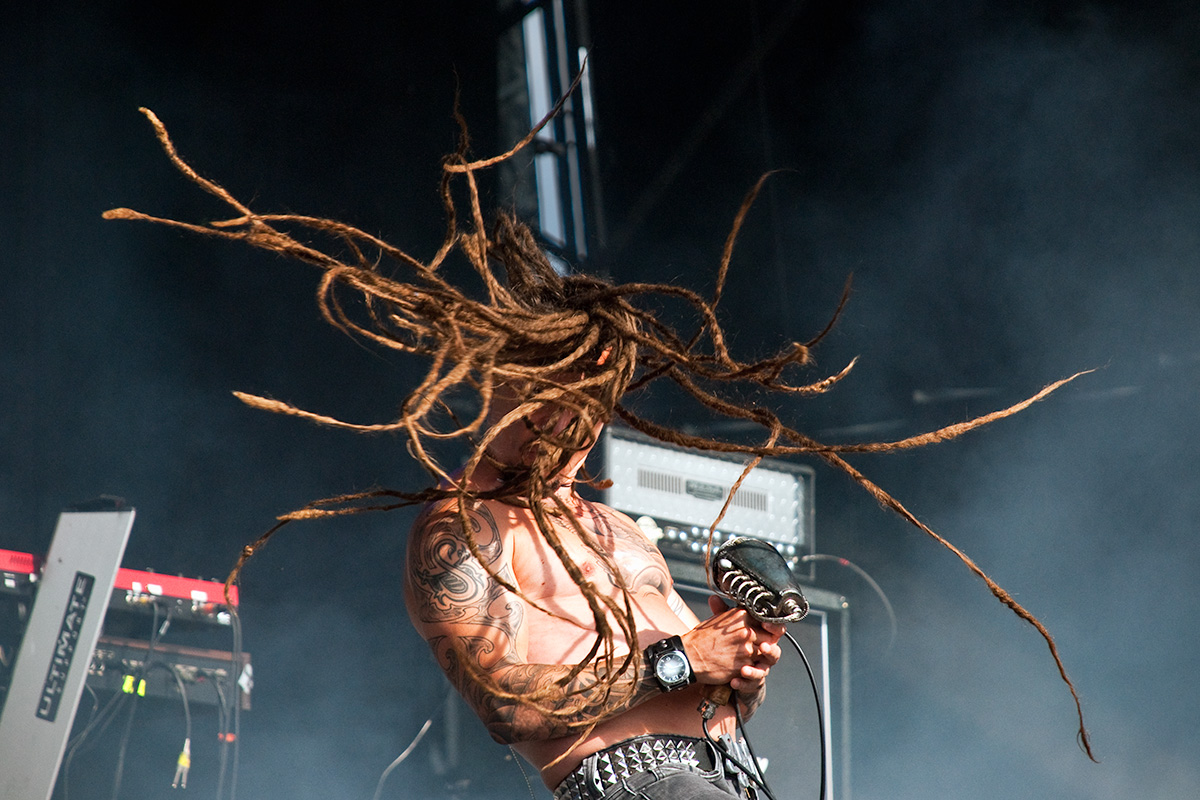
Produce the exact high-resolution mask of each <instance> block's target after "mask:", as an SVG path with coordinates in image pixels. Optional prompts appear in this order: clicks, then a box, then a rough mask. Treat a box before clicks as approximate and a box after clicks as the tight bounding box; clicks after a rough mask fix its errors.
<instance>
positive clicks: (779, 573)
mask: <svg viewBox="0 0 1200 800" xmlns="http://www.w3.org/2000/svg"><path fill="white" fill-rule="evenodd" d="M712 580H713V585H714V586H715V587H716V589H717V594H719V595H721V596H722V597H724V598H726V599H728V600H731V601H733V603H734V605H736V606H737V607H738V608H742V609H745V610H746V611H747V612H748V613H749V614H750V616H752V617H754V618H755V619H757V620H758V621H759V622H774V623H778V624H781V625H782V624H784V623H788V622H799V621H800V620H802V619H804V616H805V615H806V614H808V600H806V599H805V597H804V593H803V592H802V591H800V584H798V583H796V577H795V576H794V575H792V571H791V570H790V569H788V565H787V562H786V561H784V560H783V556H781V555H780V554H779V551H778V550H776V549H775V548H774V547H773V546H772V545H771V544H769V543H767V542H764V541H762V540H761V539H751V538H749V537H746V536H735V537H734V538H732V539H730V540H729V541H727V542H724V543H723V544H722V545H721V546H720V547H718V548H717V550H716V552H714V553H713V556H712Z"/></svg>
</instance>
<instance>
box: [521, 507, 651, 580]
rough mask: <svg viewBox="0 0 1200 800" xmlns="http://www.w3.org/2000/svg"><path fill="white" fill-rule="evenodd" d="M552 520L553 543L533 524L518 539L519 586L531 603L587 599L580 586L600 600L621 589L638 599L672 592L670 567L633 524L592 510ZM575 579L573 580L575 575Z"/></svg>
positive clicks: (598, 510)
mask: <svg viewBox="0 0 1200 800" xmlns="http://www.w3.org/2000/svg"><path fill="white" fill-rule="evenodd" d="M575 520H576V522H577V525H576V524H572V522H571V521H570V520H569V519H567V518H565V517H562V516H557V517H551V521H552V532H553V534H554V538H555V539H556V540H557V541H551V540H550V537H547V536H545V535H544V534H543V533H542V532H541V531H539V530H537V527H536V525H533V524H532V519H531V520H530V523H531V525H530V526H529V527H528V528H527V535H524V536H521V537H519V539H518V541H517V542H516V547H515V548H514V553H513V556H514V558H513V569H514V572H515V573H516V578H517V582H518V585H519V586H520V587H521V590H522V591H523V592H525V594H526V596H527V597H529V599H531V600H535V601H537V600H539V599H549V598H556V599H558V600H559V601H563V602H569V601H570V600H571V599H573V598H582V592H581V591H580V588H579V581H580V580H584V581H588V582H589V583H590V584H591V585H592V586H593V587H595V589H596V590H597V591H598V592H600V593H601V594H604V595H608V596H612V597H616V596H617V595H618V594H619V592H620V584H621V583H624V585H625V587H626V588H627V589H629V591H631V592H633V593H634V594H641V593H643V592H646V591H656V592H658V593H660V594H662V595H666V594H667V593H668V592H669V591H670V586H671V584H670V575H669V573H668V572H667V566H666V562H664V561H663V558H662V555H661V554H660V553H659V552H658V548H656V547H655V546H654V545H653V544H651V543H650V542H649V541H648V540H647V539H646V538H645V536H644V535H643V534H642V532H641V531H639V530H638V529H637V528H635V527H633V526H632V525H630V523H629V521H628V520H625V519H623V518H621V517H618V516H615V515H613V514H612V513H611V512H609V511H607V509H604V508H603V507H601V506H595V505H588V506H586V507H584V508H583V509H581V510H580V513H579V514H578V516H577V517H576V518H575ZM572 573H574V574H572Z"/></svg>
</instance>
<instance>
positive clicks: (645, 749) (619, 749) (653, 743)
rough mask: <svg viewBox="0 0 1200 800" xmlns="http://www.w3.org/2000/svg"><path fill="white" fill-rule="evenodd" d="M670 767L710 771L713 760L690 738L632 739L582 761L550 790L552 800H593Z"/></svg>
mask: <svg viewBox="0 0 1200 800" xmlns="http://www.w3.org/2000/svg"><path fill="white" fill-rule="evenodd" d="M667 764H670V765H672V766H680V767H684V768H685V769H691V770H711V769H713V760H712V757H711V756H710V754H709V746H708V744H707V743H706V742H705V741H704V740H703V739H696V738H693V737H690V736H658V735H647V736H635V737H633V738H632V739H626V740H625V741H623V742H620V743H618V744H615V745H613V746H612V747H606V748H605V749H603V750H598V751H597V752H595V753H592V754H591V755H590V756H587V757H586V758H584V759H583V762H582V763H581V764H580V765H579V766H578V767H576V768H575V769H574V771H572V772H571V773H570V774H569V775H567V777H565V778H563V780H562V783H560V784H559V785H558V787H557V788H556V789H555V790H554V800H597V798H599V797H600V796H601V795H603V794H604V792H605V791H607V790H608V788H609V787H611V786H615V785H617V784H618V783H620V782H621V781H623V780H624V779H626V778H628V777H630V776H632V775H636V774H637V773H639V772H646V771H647V770H651V769H654V768H655V767H661V766H665V765H667Z"/></svg>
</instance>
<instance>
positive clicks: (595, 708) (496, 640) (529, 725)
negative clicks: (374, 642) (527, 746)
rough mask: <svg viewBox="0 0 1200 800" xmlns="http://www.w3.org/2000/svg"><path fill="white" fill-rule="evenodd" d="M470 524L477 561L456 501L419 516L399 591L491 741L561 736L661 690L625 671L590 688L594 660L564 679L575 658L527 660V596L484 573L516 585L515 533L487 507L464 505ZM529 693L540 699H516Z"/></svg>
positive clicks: (594, 680) (595, 673) (596, 671)
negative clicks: (549, 661) (503, 527)
mask: <svg viewBox="0 0 1200 800" xmlns="http://www.w3.org/2000/svg"><path fill="white" fill-rule="evenodd" d="M468 522H469V524H470V531H469V535H470V536H471V537H472V538H473V541H474V543H475V544H476V547H477V550H478V552H479V554H480V556H481V557H482V562H483V563H481V562H480V560H479V559H476V558H475V556H474V555H473V554H472V553H471V552H470V549H469V547H468V545H467V541H466V538H465V533H464V531H463V526H462V523H461V520H460V518H459V516H458V513H457V510H456V508H455V506H454V503H453V501H451V502H449V503H442V504H439V505H438V506H435V507H433V508H432V509H430V510H429V511H427V512H426V513H425V514H423V515H422V516H421V517H420V518H419V519H418V520H417V522H416V524H415V525H414V527H413V530H412V533H411V534H410V537H409V545H408V565H407V571H406V582H405V598H406V602H407V604H408V609H409V615H410V617H411V618H412V621H413V624H414V625H415V626H416V628H417V630H418V632H420V634H421V635H422V636H423V637H424V638H425V640H426V641H427V642H428V643H429V646H430V647H431V648H432V650H433V653H434V657H435V658H436V659H437V662H438V664H439V666H441V668H442V670H443V671H444V672H445V673H446V676H447V677H448V678H449V679H450V681H451V683H453V684H454V686H455V688H457V689H458V691H459V693H460V694H461V695H462V696H463V698H464V699H465V700H466V701H467V703H468V704H469V705H470V706H471V707H472V708H473V709H474V710H475V713H476V714H478V715H479V718H480V719H481V720H483V723H484V725H485V726H486V727H487V729H488V732H489V733H490V734H491V736H492V738H494V739H496V740H497V741H499V742H503V743H513V742H520V741H537V740H545V739H554V738H559V737H562V736H566V735H568V734H570V733H572V732H574V731H578V730H580V729H581V728H584V727H586V726H587V725H590V724H592V723H595V722H596V721H598V720H602V719H605V718H608V717H611V716H615V715H616V714H620V713H622V712H624V711H626V710H628V709H629V708H632V707H633V706H635V705H637V704H639V703H641V702H642V701H644V700H647V699H649V698H651V697H654V696H656V695H659V694H660V691H659V689H658V686H657V684H656V683H655V682H654V681H653V680H651V679H649V678H648V676H646V675H645V674H642V675H638V676H636V677H634V676H623V677H622V679H621V680H619V681H618V682H617V683H616V685H615V686H614V687H613V688H612V689H611V690H609V689H601V688H595V687H598V684H599V685H602V684H603V683H604V682H603V681H601V677H602V676H601V673H600V669H602V667H599V666H596V665H591V666H589V667H588V668H586V669H584V670H583V671H581V672H580V673H579V674H578V675H576V676H575V677H574V678H569V674H570V672H571V671H572V669H573V665H570V664H567V665H553V664H530V663H528V662H527V661H526V653H527V647H526V642H527V637H528V635H529V632H528V631H527V630H526V629H525V625H524V622H525V612H526V606H525V603H524V602H523V601H522V600H521V598H520V597H518V596H517V595H516V594H514V593H512V592H510V591H509V590H507V589H506V588H505V587H504V586H503V585H502V584H501V582H500V581H498V580H496V579H495V578H493V577H492V576H491V575H489V574H488V570H489V569H490V570H491V572H492V573H494V574H495V575H496V576H498V577H499V578H501V579H502V580H503V581H506V582H508V583H509V584H510V585H515V583H516V578H515V574H514V572H513V567H512V542H511V535H512V534H511V532H507V531H501V530H500V527H499V525H498V524H497V522H496V519H495V518H494V517H493V515H492V514H491V512H490V511H489V509H488V507H487V506H486V505H484V504H477V505H476V506H474V507H473V508H472V509H471V511H470V512H469V514H468ZM484 563H486V564H487V569H485V568H484V566H483V564H484ZM472 673H474V674H472ZM477 676H479V677H482V680H480V679H479V677H477ZM635 684H636V685H635ZM631 690H632V691H631ZM531 696H533V697H539V696H540V697H541V698H543V699H541V700H540V701H537V702H536V703H529V702H521V700H520V699H519V698H529V697H531ZM626 697H627V699H626V700H624V701H623V702H618V699H619V698H626Z"/></svg>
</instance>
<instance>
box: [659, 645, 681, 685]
mask: <svg viewBox="0 0 1200 800" xmlns="http://www.w3.org/2000/svg"><path fill="white" fill-rule="evenodd" d="M654 672H655V674H656V675H658V679H659V680H660V681H662V682H663V683H665V684H666V685H668V686H673V685H674V684H676V683H682V682H683V681H685V680H687V673H688V662H687V659H686V658H684V657H683V656H682V655H680V654H679V653H674V652H673V653H664V654H663V655H662V656H661V657H660V658H659V659H658V661H657V662H656V663H655V665H654Z"/></svg>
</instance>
